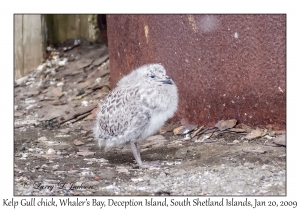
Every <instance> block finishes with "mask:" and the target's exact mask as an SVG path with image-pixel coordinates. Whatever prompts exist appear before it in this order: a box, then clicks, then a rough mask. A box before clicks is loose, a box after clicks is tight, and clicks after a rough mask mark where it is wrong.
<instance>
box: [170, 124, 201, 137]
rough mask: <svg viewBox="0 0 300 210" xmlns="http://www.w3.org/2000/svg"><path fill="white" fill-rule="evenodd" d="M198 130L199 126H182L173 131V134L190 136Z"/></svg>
mask: <svg viewBox="0 0 300 210" xmlns="http://www.w3.org/2000/svg"><path fill="white" fill-rule="evenodd" d="M197 128H198V125H192V124H191V125H183V126H180V127H178V128H175V129H174V130H173V133H174V134H175V135H180V134H188V133H189V132H191V131H193V130H195V129H197Z"/></svg>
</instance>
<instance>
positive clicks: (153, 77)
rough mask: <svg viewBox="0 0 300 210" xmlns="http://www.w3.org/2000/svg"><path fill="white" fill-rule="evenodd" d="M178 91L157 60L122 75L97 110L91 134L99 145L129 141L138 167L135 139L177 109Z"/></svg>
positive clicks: (108, 145) (107, 146) (137, 150)
mask: <svg viewBox="0 0 300 210" xmlns="http://www.w3.org/2000/svg"><path fill="white" fill-rule="evenodd" d="M177 104H178V93H177V87H176V85H175V83H174V82H173V80H172V79H170V78H169V77H168V76H167V75H166V70H165V68H164V67H163V66H162V65H160V64H148V65H144V66H141V67H139V68H137V69H136V70H134V71H132V72H131V73H130V74H128V75H127V76H124V77H123V78H122V79H121V80H120V81H119V82H118V84H117V87H116V88H115V89H114V90H113V91H112V92H111V93H110V94H109V95H108V96H107V98H106V99H105V101H104V102H103V104H102V105H101V106H100V107H99V111H98V113H97V120H96V126H95V128H94V134H95V137H96V139H97V140H98V144H99V146H100V147H103V146H104V147H105V148H109V147H112V146H124V145H126V144H127V145H129V146H130V148H131V151H132V153H133V156H134V158H135V159H136V161H137V163H138V164H139V166H140V167H145V168H146V167H148V166H147V165H145V164H143V162H142V160H141V156H140V146H139V142H140V141H142V140H144V139H146V138H147V137H148V136H150V135H152V134H154V133H155V132H156V131H157V130H158V129H159V128H160V127H161V126H163V124H164V123H165V121H166V120H167V119H169V118H171V117H172V116H173V115H174V112H175V111H176V110H177Z"/></svg>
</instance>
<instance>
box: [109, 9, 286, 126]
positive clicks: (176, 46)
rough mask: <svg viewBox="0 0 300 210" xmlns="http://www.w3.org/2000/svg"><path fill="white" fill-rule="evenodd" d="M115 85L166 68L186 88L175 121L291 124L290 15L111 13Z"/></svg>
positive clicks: (112, 74)
mask: <svg viewBox="0 0 300 210" xmlns="http://www.w3.org/2000/svg"><path fill="white" fill-rule="evenodd" d="M107 27H108V29H107V32H108V46H109V54H110V69H111V85H112V86H114V85H115V84H116V82H117V81H118V80H119V79H120V78H121V77H122V76H123V75H125V74H127V73H129V72H130V71H131V70H132V69H134V68H136V67H138V66H141V65H143V64H146V63H161V64H163V65H164V66H165V68H166V69H167V73H168V75H169V76H170V77H171V78H172V79H173V80H174V81H175V82H176V84H177V86H178V89H179V99H180V102H179V109H178V111H177V113H176V116H175V117H174V120H185V121H186V122H189V123H197V124H200V125H202V124H204V125H206V126H211V125H214V124H215V123H216V122H218V121H219V120H221V119H231V118H234V119H237V120H238V122H239V123H245V124H248V125H255V126H266V125H274V126H273V128H274V127H275V129H276V128H277V129H282V128H285V124H286V15H107Z"/></svg>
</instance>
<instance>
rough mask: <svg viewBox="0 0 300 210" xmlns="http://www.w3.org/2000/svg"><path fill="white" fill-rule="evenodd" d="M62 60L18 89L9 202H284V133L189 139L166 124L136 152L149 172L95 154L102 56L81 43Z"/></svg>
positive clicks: (126, 156) (104, 76)
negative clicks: (275, 198) (90, 198)
mask: <svg viewBox="0 0 300 210" xmlns="http://www.w3.org/2000/svg"><path fill="white" fill-rule="evenodd" d="M64 58H68V63H67V64H66V65H65V66H56V67H53V66H52V68H54V69H55V72H53V71H52V72H51V71H48V72H47V68H48V67H45V69H43V70H42V72H40V73H39V74H37V71H35V73H33V74H31V75H30V76H29V77H28V78H27V79H26V81H24V82H19V83H17V84H16V86H15V130H14V132H15V133H14V180H15V182H14V195H151V196H153V195H155V196H159V195H163V196H166V195H198V196H199V195H210V196H212V195H243V196H245V195H286V147H285V146H282V145H278V144H275V143H274V141H273V140H274V139H275V138H277V137H278V136H280V135H284V132H283V131H277V132H276V131H272V130H268V131H267V130H265V131H262V132H261V133H260V134H259V135H257V136H254V137H253V136H252V137H247V136H249V134H251V132H252V131H253V129H252V128H251V129H250V128H248V127H247V126H246V127H242V129H241V128H239V129H240V130H238V129H235V130H230V129H226V130H224V131H219V130H217V129H215V130H213V131H211V133H210V135H209V137H207V136H205V135H207V134H209V130H206V132H204V131H205V130H203V132H202V134H200V133H201V132H199V135H195V136H193V137H191V135H193V132H195V130H196V129H194V130H192V131H191V132H190V134H180V133H179V134H177V135H175V134H174V132H173V129H174V128H176V126H173V125H169V124H168V125H166V126H165V127H164V128H163V129H161V130H160V131H158V133H157V134H155V135H154V136H152V137H150V138H148V139H147V140H146V141H144V142H143V143H142V144H141V148H142V151H141V157H142V159H143V161H156V162H158V167H153V168H149V169H139V168H138V167H137V164H136V162H135V160H134V157H133V155H132V153H131V151H130V150H129V149H127V148H113V149H111V150H108V151H104V150H102V149H100V148H99V147H98V146H97V142H96V141H95V139H94V137H93V134H92V132H91V129H92V128H93V125H94V119H95V118H94V117H95V110H96V107H97V104H98V103H101V102H102V101H103V99H104V98H105V96H106V95H107V94H108V93H109V91H110V89H109V84H108V78H109V68H108V66H109V65H108V64H109V59H108V56H107V49H106V48H105V46H102V45H95V44H85V45H84V43H82V45H81V46H79V47H76V48H74V49H72V50H71V51H68V52H64V53H63V55H62V56H61V57H60V58H59V59H60V60H62V59H64ZM49 59H50V58H49ZM30 78H31V79H30ZM78 113H79V114H78ZM172 126H173V127H172ZM236 127H238V126H236ZM203 129H204V128H203ZM175 133H176V132H175ZM214 134H216V135H214Z"/></svg>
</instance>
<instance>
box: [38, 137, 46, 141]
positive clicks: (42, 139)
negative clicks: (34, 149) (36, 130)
mask: <svg viewBox="0 0 300 210" xmlns="http://www.w3.org/2000/svg"><path fill="white" fill-rule="evenodd" d="M47 140H48V139H47V138H46V137H45V136H42V137H40V138H38V141H47Z"/></svg>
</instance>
